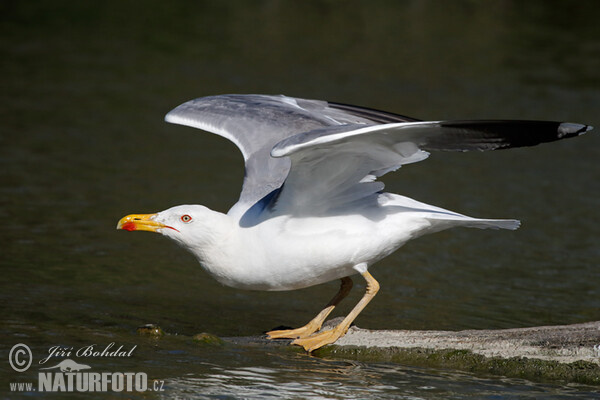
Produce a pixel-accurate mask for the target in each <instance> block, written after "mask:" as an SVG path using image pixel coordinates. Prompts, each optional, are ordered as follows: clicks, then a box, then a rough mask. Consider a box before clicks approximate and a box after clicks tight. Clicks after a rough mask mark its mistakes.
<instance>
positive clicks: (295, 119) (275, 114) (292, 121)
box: [165, 94, 414, 216]
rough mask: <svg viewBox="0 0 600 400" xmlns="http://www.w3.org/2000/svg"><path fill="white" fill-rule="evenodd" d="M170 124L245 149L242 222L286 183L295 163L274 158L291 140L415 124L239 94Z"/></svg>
mask: <svg viewBox="0 0 600 400" xmlns="http://www.w3.org/2000/svg"><path fill="white" fill-rule="evenodd" d="M165 120H166V121H167V122H171V123H175V124H180V125H186V126H191V127H194V128H199V129H202V130H205V131H208V132H212V133H215V134H217V135H220V136H223V137H225V138H227V139H229V140H231V141H232V142H233V143H235V145H236V146H237V147H238V148H239V149H240V151H241V152H242V154H243V156H244V161H245V169H246V171H245V176H244V184H243V187H242V193H241V194H240V199H239V201H238V203H237V204H236V205H235V206H234V207H233V208H232V209H231V210H230V211H229V214H232V215H238V216H241V215H242V214H243V213H244V212H245V211H246V210H247V209H248V208H249V207H251V206H252V205H253V204H254V203H256V202H257V201H259V200H260V199H262V198H263V197H264V196H266V195H267V194H269V193H270V192H272V191H273V190H275V189H278V188H279V187H280V186H281V185H282V183H283V182H284V180H285V178H286V177H287V175H288V172H289V169H290V159H289V158H287V157H286V158H273V157H271V156H270V152H271V149H272V147H273V146H274V145H275V144H277V143H278V142H280V141H282V140H284V139H285V138H288V137H290V136H293V135H296V134H298V133H302V132H309V131H314V130H317V129H321V128H325V127H328V126H335V125H346V124H359V125H373V124H377V123H381V122H401V121H414V119H412V118H408V117H404V116H401V115H396V114H392V113H386V112H383V111H377V110H372V109H367V108H362V107H357V106H350V105H345V104H335V103H328V102H326V101H319V100H306V99H298V98H292V97H286V96H266V95H236V94H232V95H221V96H211V97H202V98H198V99H195V100H191V101H188V102H186V103H184V104H182V105H180V106H178V107H177V108H175V109H174V110H172V111H171V112H169V113H168V114H167V115H166V117H165Z"/></svg>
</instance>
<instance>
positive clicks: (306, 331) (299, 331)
mask: <svg viewBox="0 0 600 400" xmlns="http://www.w3.org/2000/svg"><path fill="white" fill-rule="evenodd" d="M320 327H321V326H317V325H316V324H311V323H308V324H306V325H305V326H303V327H301V328H296V329H285V330H278V331H269V332H267V336H268V337H269V339H300V338H305V337H308V336H310V335H312V334H313V333H315V332H316V331H318V330H319V328H320Z"/></svg>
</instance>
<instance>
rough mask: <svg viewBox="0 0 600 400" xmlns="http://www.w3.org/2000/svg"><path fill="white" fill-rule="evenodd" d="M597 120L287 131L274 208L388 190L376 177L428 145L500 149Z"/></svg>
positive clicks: (335, 205)
mask: <svg viewBox="0 0 600 400" xmlns="http://www.w3.org/2000/svg"><path fill="white" fill-rule="evenodd" d="M591 129H592V127H590V126H587V125H581V124H573V123H565V122H562V123H561V122H550V121H420V122H401V123H391V124H380V125H367V126H365V125H356V124H354V125H352V124H348V125H340V126H333V127H325V128H320V129H317V130H315V131H312V132H304V133H300V134H297V135H295V136H292V137H289V138H287V139H285V140H283V141H281V142H279V143H278V144H276V145H275V146H274V147H273V150H272V151H271V155H272V156H273V157H285V158H290V159H291V160H292V166H291V169H290V171H289V174H288V177H287V179H286V181H285V184H284V186H283V188H282V190H281V192H280V193H279V194H278V198H277V201H276V202H272V203H271V204H272V205H271V211H276V212H280V213H286V214H296V215H318V214H320V213H331V212H333V211H334V210H342V211H343V210H344V209H345V206H346V205H347V204H349V203H352V204H354V205H357V204H359V202H360V201H363V200H366V201H368V200H369V199H372V197H371V195H373V194H375V193H377V192H380V191H381V190H383V183H381V182H376V181H375V179H376V178H377V177H379V176H382V175H383V174H385V173H387V172H390V171H393V170H396V169H398V168H400V167H401V166H402V165H404V164H409V163H413V162H418V161H422V160H424V159H426V158H427V157H428V155H429V153H428V151H470V150H479V151H486V150H499V149H508V148H513V147H523V146H534V145H537V144H539V143H544V142H551V141H555V140H559V139H565V138H569V137H574V136H578V135H581V134H583V133H585V132H587V131H589V130H591Z"/></svg>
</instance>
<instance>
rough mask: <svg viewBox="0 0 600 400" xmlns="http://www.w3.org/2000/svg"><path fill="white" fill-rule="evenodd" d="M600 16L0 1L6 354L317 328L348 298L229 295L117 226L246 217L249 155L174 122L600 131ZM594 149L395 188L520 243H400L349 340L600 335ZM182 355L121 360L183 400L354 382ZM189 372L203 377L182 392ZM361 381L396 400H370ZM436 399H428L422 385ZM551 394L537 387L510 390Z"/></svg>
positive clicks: (442, 383)
mask: <svg viewBox="0 0 600 400" xmlns="http://www.w3.org/2000/svg"><path fill="white" fill-rule="evenodd" d="M599 17H600V9H599V6H598V5H597V3H596V2H594V1H588V2H568V1H530V2H519V1H453V2H449V1H405V2H396V1H389V2H385V1H363V2H358V1H349V2H345V1H247V2H242V1H227V2H225V1H223V2H219V1H210V2H208V1H198V2H192V1H190V2H163V1H147V2H135V1H125V2H112V1H109V2H97V3H96V2H77V1H72V2H63V1H31V2H30V1H4V2H2V3H0V56H1V61H0V221H2V229H0V243H1V246H2V247H1V252H0V272H1V276H0V284H1V287H0V302H1V304H2V311H1V312H0V315H1V317H2V323H1V325H0V333H2V338H3V339H2V346H1V348H2V349H6V351H8V349H10V347H11V346H12V345H13V344H14V343H17V342H18V341H24V342H27V343H29V344H30V345H32V347H33V348H34V354H39V355H40V356H39V358H41V355H42V354H43V353H44V352H46V351H47V348H48V347H50V346H52V345H55V344H59V343H57V342H60V344H64V345H70V346H77V345H79V344H80V345H82V346H83V345H86V344H88V345H89V344H91V343H92V342H94V343H103V344H107V343H109V342H110V341H117V342H119V341H120V342H131V343H134V342H136V341H138V340H139V339H138V338H137V337H136V336H135V328H136V327H137V326H138V325H141V324H143V323H147V322H154V323H158V324H160V325H161V326H162V327H163V328H164V329H165V330H167V331H168V332H171V333H178V334H181V335H192V334H195V333H198V332H201V331H209V332H212V333H215V334H219V335H224V336H235V335H254V334H259V333H261V332H262V331H264V330H267V329H269V328H272V327H274V326H277V325H279V324H285V325H292V326H295V325H301V324H303V323H305V322H306V321H307V320H309V319H310V318H311V317H312V316H313V315H314V313H315V312H317V311H318V310H319V309H320V307H321V306H322V305H323V304H324V303H325V302H327V300H328V299H329V297H330V296H331V295H332V294H333V292H335V290H336V289H337V283H331V284H326V285H322V286H319V287H315V288H309V289H305V290H301V291H296V292H287V293H286V292H281V293H264V292H244V291H237V290H233V289H229V288H225V287H222V286H220V285H219V284H217V283H216V282H215V281H213V280H212V279H211V278H210V277H209V276H208V275H207V274H205V273H204V272H203V271H202V269H201V267H200V266H199V265H198V264H197V263H196V261H195V260H194V259H193V257H192V256H191V255H188V254H187V253H185V252H183V251H181V250H180V249H179V248H177V247H176V246H175V245H174V244H172V243H170V242H168V241H167V240H165V239H164V238H162V237H160V236H159V235H151V234H144V233H138V234H127V233H125V232H118V231H116V230H115V229H114V228H115V225H116V222H117V220H118V219H119V218H120V217H122V216H123V215H125V214H128V213H131V212H153V211H159V210H162V209H165V208H167V207H170V206H173V205H176V204H184V203H201V204H204V205H207V206H209V207H211V208H213V209H216V210H220V211H224V212H225V211H226V210H227V209H228V208H229V207H230V206H231V205H232V204H233V203H234V202H235V200H236V199H237V195H238V193H239V190H240V187H241V179H242V176H243V161H242V157H241V155H240V154H239V153H238V151H237V149H236V148H235V146H234V145H233V144H231V143H229V142H227V141H225V140H224V139H222V138H219V137H216V136H213V135H210V134H207V133H204V132H200V131H196V130H193V129H191V128H184V127H178V126H169V125H167V124H166V123H164V122H163V121H162V119H163V116H164V114H165V113H166V112H168V111H169V110H170V109H172V108H173V107H175V106H177V105H178V104H180V103H182V102H184V101H187V100H189V99H192V98H195V97H200V96H205V95H212V94H221V93H265V94H279V93H283V94H286V95H290V96H296V97H305V98H317V99H326V100H332V101H338V102H344V103H351V104H352V103H354V104H359V105H364V106H368V107H372V108H380V109H384V110H388V111H393V112H398V113H401V114H405V115H409V116H413V117H416V118H420V119H434V120H437V119H471V118H513V119H543V120H559V121H572V122H581V123H586V124H590V125H595V126H597V127H599V128H600V119H599V118H598V115H599V110H600V73H599V72H598V71H600V28H599V25H598V20H599ZM599 145H600V139H599V138H598V133H597V131H592V132H591V133H589V134H587V135H585V136H584V137H581V138H576V139H571V140H568V141H564V142H558V143H552V144H547V145H543V146H540V147H537V148H528V149H518V150H513V151H507V152H497V153H485V154H482V153H473V154H471V153H468V154H444V153H443V154H439V153H438V154H434V155H432V157H431V158H430V159H429V160H428V161H427V162H424V163H419V164H415V165H409V166H406V167H404V168H403V169H402V170H401V171H398V172H397V173H396V174H391V175H389V176H386V177H385V182H386V184H387V189H388V190H389V191H392V192H397V193H401V194H404V195H408V196H411V197H415V198H416V199H418V200H421V201H425V202H428V203H431V204H435V205H438V206H442V207H445V208H449V209H452V210H455V211H458V212H462V213H466V214H469V215H473V216H478V217H499V218H503V217H506V218H518V219H521V220H522V222H523V226H522V228H521V229H520V230H518V231H516V232H505V231H502V232H500V231H497V232H496V231H479V230H454V231H448V232H444V233H441V234H436V235H433V236H430V237H425V238H422V239H419V240H418V241H415V242H412V243H409V244H408V245H407V246H406V247H405V248H403V249H401V250H400V251H399V252H397V253H396V254H394V255H392V256H390V257H389V258H387V259H385V260H383V261H381V262H380V263H379V264H377V265H376V266H375V267H373V268H372V270H371V271H372V273H373V275H374V276H375V277H376V278H378V279H379V280H380V282H381V284H382V289H381V291H380V293H379V294H378V296H377V298H376V299H375V300H374V301H373V302H372V304H371V305H370V306H369V307H368V308H367V309H366V310H365V311H364V312H363V313H362V314H361V316H360V317H359V318H358V320H357V324H358V325H359V326H361V327H366V328H373V329H405V328H408V329H464V328H508V327H520V326H534V325H542V324H567V323H575V322H583V321H589V320H597V319H598V317H599V314H598V307H599V306H600V270H599V269H598V260H599V259H600V257H599V255H600V251H599V246H598V225H597V220H598V208H599V206H600V204H599V201H598V196H599V194H600V184H599V183H598V182H600V174H599V170H598V159H599V157H600V150H599ZM362 288H363V285H362V283H360V284H358V285H357V289H355V291H354V292H353V295H352V296H351V297H350V298H349V300H348V301H346V302H345V303H344V305H343V306H342V307H340V309H341V312H340V313H343V312H346V311H348V310H349V309H350V307H351V306H352V303H353V302H355V301H357V300H358V298H359V297H360V295H361V293H360V292H361V290H362ZM161 343H162V344H161ZM167 343H168V341H163V342H159V343H153V344H148V345H147V347H144V346H142V345H140V350H139V353H138V355H137V357H136V359H134V360H130V362H131V366H132V367H134V368H138V369H139V370H144V368H146V369H149V368H154V370H155V377H157V378H161V379H170V382H171V386H170V390H171V392H170V393H171V394H172V395H175V394H180V395H181V394H182V393H186V390H187V389H190V390H191V392H193V393H195V394H196V395H198V396H199V395H200V394H202V393H205V392H206V393H208V392H210V391H211V390H214V393H229V394H231V395H232V396H242V395H244V393H246V394H248V395H249V396H251V393H252V392H245V391H244V390H247V389H248V388H247V387H246V388H245V389H239V391H236V390H238V389H236V388H238V386H235V385H234V386H233V387H234V388H233V389H231V392H227V390H226V389H225V388H224V387H220V388H219V387H218V386H215V384H211V383H207V382H209V381H206V377H207V376H209V375H210V371H211V370H210V368H217V369H218V368H222V369H223V370H224V371H226V370H227V366H228V365H238V364H239V363H241V365H248V366H265V367H266V366H268V367H269V368H273V370H274V371H275V372H273V374H274V376H277V377H278V378H277V379H276V384H274V386H273V387H274V389H273V390H274V391H275V393H279V394H280V395H281V394H282V393H285V390H287V389H286V388H287V386H286V385H285V384H286V383H289V381H290V379H295V380H297V381H298V382H299V384H300V385H305V392H303V393H312V392H311V390H312V389H311V388H314V386H311V385H312V384H313V382H314V380H315V379H317V377H318V376H322V375H319V373H325V372H327V375H326V376H327V377H328V378H327V382H333V383H342V384H344V385H347V384H348V382H347V381H346V380H345V379H347V375H345V374H344V373H340V374H336V373H335V368H338V367H339V368H341V367H340V366H339V365H338V364H335V365H333V366H332V365H330V364H328V363H327V362H326V361H324V360H321V361H320V360H314V359H310V360H306V359H302V358H301V359H296V358H295V356H294V357H291V358H286V357H283V358H280V357H282V356H281V355H273V354H263V352H261V351H256V354H255V353H254V352H252V354H250V353H248V351H249V350H243V349H233V350H232V349H224V350H223V349H222V350H218V351H213V350H211V351H210V352H206V351H204V350H198V349H197V348H196V347H195V346H194V345H192V344H190V343H189V342H186V341H183V342H181V343H179V342H177V343H176V344H172V343H171V344H167ZM153 346H154V347H153ZM161 346H163V347H161ZM169 346H172V347H173V348H174V349H171V350H167V348H169ZM2 354H5V352H4V351H3V352H2ZM3 358H4V357H3ZM240 358H241V360H242V361H240ZM236 363H238V364H236ZM244 363H246V364H244ZM0 364H1V366H0V368H2V369H1V370H2V371H7V375H6V376H7V379H12V380H14V379H15V374H14V372H13V371H12V370H10V369H9V367H8V365H7V364H6V363H3V362H0ZM5 364H6V365H5ZM274 364H275V366H274ZM305 364H306V365H305ZM109 365H110V367H111V368H112V369H113V370H121V369H124V368H125V367H129V365H127V364H121V363H120V362H116V361H115V363H114V365H113V364H109ZM206 365H211V366H212V367H210V368H209V367H206ZM302 365H305V367H306V368H304V367H299V366H302ZM150 366H152V367H150ZM289 368H301V371H303V373H300V372H299V373H298V374H296V375H294V376H293V377H290V376H288V375H286V374H285V373H283V372H282V371H285V370H287V369H289ZM332 368H333V371H334V372H332ZM352 368H358V369H359V370H360V371H362V372H361V374H359V375H360V376H361V378H357V381H353V385H355V387H356V388H357V389H356V390H359V391H358V392H356V393H358V394H356V393H354V395H355V396H366V397H368V396H371V395H373V396H375V397H385V396H390V398H392V397H394V396H398V395H399V394H400V393H413V394H414V395H418V396H425V397H427V396H432V398H433V397H439V396H450V394H452V393H454V394H457V393H458V394H457V395H460V396H463V395H464V396H468V393H476V392H478V390H484V387H483V386H482V385H484V384H483V383H481V382H479V381H477V380H475V379H472V378H471V377H468V376H458V375H457V376H452V377H450V378H447V379H446V378H444V379H440V377H439V374H438V372H434V371H425V372H424V373H425V375H424V376H422V375H421V374H422V373H423V372H422V371H421V372H415V371H413V370H410V369H407V370H402V373H401V374H403V375H402V376H404V374H407V376H408V377H407V376H404V378H402V379H405V380H406V382H404V381H403V382H404V384H403V385H400V386H401V388H400V387H399V388H398V391H395V390H394V389H392V388H391V387H393V386H394V385H395V384H396V383H397V382H398V381H399V379H400V378H399V375H398V374H400V372H398V371H397V370H396V369H394V368H396V367H391V366H389V368H390V369H389V370H386V371H385V372H381V371H379V370H377V368H376V367H375V366H373V365H353V366H352ZM34 369H35V368H34ZM314 371H320V372H319V373H313V372H314ZM377 371H379V372H377ZM34 372H35V371H34ZM221 373H225V372H223V371H221ZM189 374H191V376H192V377H196V378H197V379H198V380H197V381H194V380H192V381H186V380H184V383H181V382H180V379H182V377H184V376H188V375H189ZM315 374H316V375H315ZM369 374H371V375H373V376H375V378H373V379H374V381H376V382H378V383H380V384H381V385H384V386H385V385H388V386H390V388H389V390H383V391H382V392H381V393H378V394H373V393H371V392H370V389H369V388H370V387H371V386H372V385H371V383H369V382H370V381H365V380H364V377H363V376H364V375H369ZM427 374H430V375H427ZM417 376H418V377H419V378H417ZM177 382H179V384H177ZM423 382H425V383H423ZM427 382H429V383H427ZM448 382H451V383H448ZM428 385H429V386H433V387H435V388H436V390H437V391H434V392H431V391H428V390H425V389H419V388H420V387H427V386H428ZM509 386H510V385H509ZM5 387H6V386H5ZM240 387H241V386H240ZM507 387H508V386H506V385H504V384H498V385H496V386H494V389H489V390H488V389H485V390H488V391H489V392H490V393H497V394H505V393H507V392H506V391H507V390H508V389H507ZM555 389H556V390H557V393H562V394H565V393H563V392H562V389H561V388H555ZM0 390H2V389H0ZM265 390H266V389H265ZM411 390H412V392H411ZM536 390H538V389H537V387H536V386H534V385H531V386H528V385H525V386H524V387H523V388H521V392H519V393H521V394H522V395H527V394H528V393H529V392H530V391H532V392H535V391H536ZM544 390H545V389H544ZM565 390H566V389H565ZM266 393H269V392H268V391H267V392H266ZM290 393H291V392H290ZM315 393H316V392H315ZM343 393H345V392H343V391H339V390H335V389H332V392H331V393H330V394H331V396H334V397H335V396H339V397H340V398H341V397H343ZM292 395H293V393H292V394H290V396H292ZM565 395H566V394H565Z"/></svg>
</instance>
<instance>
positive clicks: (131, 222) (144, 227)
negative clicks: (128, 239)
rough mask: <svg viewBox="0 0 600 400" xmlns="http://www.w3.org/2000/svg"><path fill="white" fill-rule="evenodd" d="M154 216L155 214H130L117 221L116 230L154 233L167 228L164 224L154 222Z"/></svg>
mask: <svg viewBox="0 0 600 400" xmlns="http://www.w3.org/2000/svg"><path fill="white" fill-rule="evenodd" d="M155 216H156V214H130V215H128V216H126V217H123V218H121V219H120V220H119V223H118V224H117V229H124V230H126V231H150V232H156V230H157V229H161V228H167V226H166V225H165V224H161V223H160V222H156V221H154V220H153V218H154V217H155Z"/></svg>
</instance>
